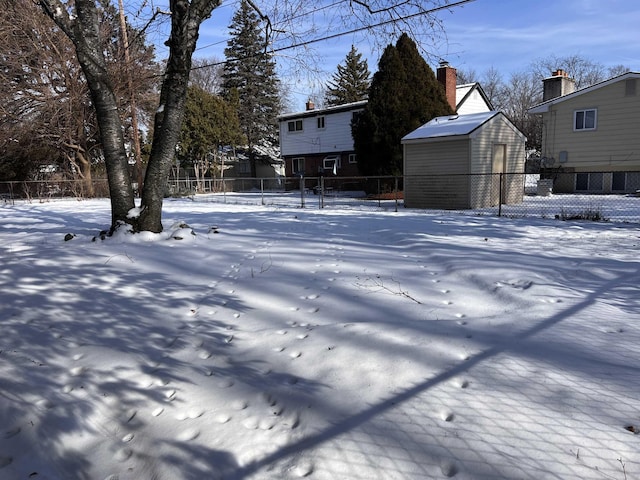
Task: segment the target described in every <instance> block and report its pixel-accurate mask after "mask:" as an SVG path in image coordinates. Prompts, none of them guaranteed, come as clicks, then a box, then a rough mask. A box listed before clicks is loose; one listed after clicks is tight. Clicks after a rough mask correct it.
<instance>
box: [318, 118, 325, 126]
mask: <svg viewBox="0 0 640 480" xmlns="http://www.w3.org/2000/svg"><path fill="white" fill-rule="evenodd" d="M317 120H318V128H319V129H323V128H324V117H318V118H317Z"/></svg>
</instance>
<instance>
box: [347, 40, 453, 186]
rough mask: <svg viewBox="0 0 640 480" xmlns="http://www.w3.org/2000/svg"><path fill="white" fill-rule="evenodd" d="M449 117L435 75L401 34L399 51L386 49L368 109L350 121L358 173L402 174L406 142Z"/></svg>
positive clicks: (449, 110)
mask: <svg viewBox="0 0 640 480" xmlns="http://www.w3.org/2000/svg"><path fill="white" fill-rule="evenodd" d="M451 113H453V111H452V110H451V107H450V106H449V104H448V103H447V99H446V98H445V95H444V91H443V89H442V88H441V86H440V84H439V83H438V80H437V79H436V76H435V74H434V73H433V70H432V69H431V68H430V67H429V65H427V63H426V62H425V61H424V59H423V58H422V57H421V56H420V53H419V52H418V48H417V47H416V44H415V43H414V41H413V40H411V39H410V38H409V36H408V35H407V34H406V33H403V34H402V35H401V36H400V38H399V39H398V42H397V43H396V46H395V47H394V46H393V45H388V46H387V48H386V49H385V50H384V53H383V54H382V57H380V61H379V63H378V71H377V72H376V73H375V74H374V76H373V79H372V81H371V88H370V89H369V101H368V102H367V106H366V107H365V109H364V111H363V112H362V113H361V114H360V115H358V116H356V117H355V118H354V121H353V122H352V126H351V128H352V133H353V139H354V144H355V151H356V155H357V158H358V168H359V170H360V172H361V173H362V174H363V175H400V174H402V145H401V144H400V140H401V139H402V137H403V136H405V135H406V134H407V133H409V132H411V131H413V130H415V129H416V128H418V127H419V126H420V125H422V124H424V123H426V122H428V121H429V120H431V119H432V118H434V117H437V116H440V115H449V114H451Z"/></svg>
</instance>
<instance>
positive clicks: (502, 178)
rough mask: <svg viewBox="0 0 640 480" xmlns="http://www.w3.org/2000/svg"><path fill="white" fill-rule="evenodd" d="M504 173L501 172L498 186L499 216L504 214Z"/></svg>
mask: <svg viewBox="0 0 640 480" xmlns="http://www.w3.org/2000/svg"><path fill="white" fill-rule="evenodd" d="M503 175H504V173H502V172H500V186H499V187H498V216H499V217H501V216H502V194H503V192H502V182H503V180H504V177H503Z"/></svg>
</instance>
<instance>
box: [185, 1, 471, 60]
mask: <svg viewBox="0 0 640 480" xmlns="http://www.w3.org/2000/svg"><path fill="white" fill-rule="evenodd" d="M474 1H475V0H458V1H457V2H453V3H449V4H447V5H441V6H439V7H434V8H431V9H429V10H424V11H422V12H416V13H412V14H410V15H406V16H404V17H400V18H392V19H389V20H385V21H383V22H379V23H375V24H373V25H366V26H363V27H358V28H354V29H353V30H348V31H346V32H338V33H334V34H333V35H327V36H324V37H320V38H314V39H312V40H306V41H304V42H300V43H294V44H292V45H287V46H285V47H280V48H274V49H272V50H271V52H272V53H277V52H282V51H284V50H290V49H292V48H299V47H306V46H307V45H311V44H313V43H318V42H324V41H326V40H332V39H334V38H338V37H342V36H344V35H350V34H353V33H358V32H362V31H364V30H373V29H374V28H377V27H382V26H384V25H389V24H391V23H397V22H399V21H401V20H409V19H411V18H415V17H419V16H421V15H427V14H429V13H434V12H438V11H440V10H446V9H448V8H453V7H459V6H461V5H464V4H466V3H471V2H474ZM248 58H250V57H243V58H239V59H237V60H244V59H248ZM225 63H227V61H226V60H224V61H221V62H213V63H208V64H205V65H198V66H197V67H193V69H194V70H196V69H199V68H207V67H215V66H218V65H224V64H225Z"/></svg>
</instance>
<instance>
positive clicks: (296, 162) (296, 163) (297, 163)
mask: <svg viewBox="0 0 640 480" xmlns="http://www.w3.org/2000/svg"><path fill="white" fill-rule="evenodd" d="M296 167H298V168H297V169H296ZM300 167H302V168H300ZM291 172H292V173H293V174H296V173H304V157H296V158H292V159H291Z"/></svg>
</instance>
